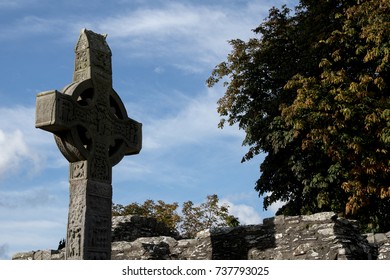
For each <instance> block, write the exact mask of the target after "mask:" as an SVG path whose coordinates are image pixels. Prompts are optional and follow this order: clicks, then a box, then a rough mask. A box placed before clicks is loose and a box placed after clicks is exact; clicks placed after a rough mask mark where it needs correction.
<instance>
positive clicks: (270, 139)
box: [207, 0, 390, 230]
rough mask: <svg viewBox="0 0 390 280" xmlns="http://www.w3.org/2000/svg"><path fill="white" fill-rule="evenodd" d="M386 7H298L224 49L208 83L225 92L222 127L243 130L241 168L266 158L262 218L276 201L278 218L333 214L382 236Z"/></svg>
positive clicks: (352, 2) (307, 1) (389, 190)
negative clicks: (225, 52)
mask: <svg viewBox="0 0 390 280" xmlns="http://www.w3.org/2000/svg"><path fill="white" fill-rule="evenodd" d="M389 5H390V4H389V1H388V0H379V1H378V0H375V1H374V0H366V1H363V0H362V1H356V0H349V1H348V0H318V1H314V0H301V1H300V4H299V5H298V6H297V7H296V9H295V13H294V14H292V13H291V10H289V9H288V8H287V7H285V6H283V7H282V8H281V9H277V8H273V9H271V10H270V13H269V16H268V18H267V19H266V20H265V21H264V22H263V23H262V24H261V25H260V26H259V27H258V28H256V29H255V30H254V32H255V34H256V35H257V38H252V39H250V40H249V41H248V42H244V41H242V40H232V41H231V42H230V43H231V45H232V47H233V50H232V52H231V54H229V56H228V58H227V61H225V62H222V63H221V64H219V65H218V66H216V68H215V69H214V71H213V72H212V75H211V77H210V78H209V79H208V81H207V82H208V85H209V86H214V85H215V84H216V83H218V82H220V81H223V82H224V85H225V86H226V92H225V95H224V96H223V97H222V98H221V99H220V100H219V102H218V112H219V113H220V115H221V116H222V117H224V119H222V120H221V122H220V127H223V126H224V124H225V123H226V122H227V123H228V124H229V125H234V124H238V126H239V128H240V129H244V130H245V132H246V137H245V139H244V142H243V144H244V145H248V146H249V150H248V152H247V153H246V154H245V156H244V157H243V161H246V160H249V159H252V158H253V157H254V156H256V155H257V154H259V153H261V152H264V153H266V158H265V160H264V162H263V163H262V164H261V166H260V170H261V173H262V174H261V176H260V178H259V180H258V181H257V183H256V190H257V191H258V192H259V195H265V198H264V208H267V207H268V206H269V205H271V204H272V203H274V202H276V201H278V200H282V201H286V202H287V204H286V205H285V206H284V207H283V208H282V209H280V211H279V212H280V213H284V214H293V215H294V214H309V213H313V212H318V211H326V210H333V211H336V212H340V213H342V214H346V215H349V216H353V217H359V218H361V221H363V222H364V223H365V224H366V225H368V226H370V227H382V228H383V229H387V230H388V229H390V228H389V226H390V224H387V225H385V224H378V217H379V216H381V215H383V213H385V212H386V211H387V213H389V211H388V210H389V197H390V187H389V183H388V181H389V156H388V149H389V141H390V140H389V135H390V133H389V132H390V130H389V116H390V114H389V113H390V111H389V88H388V84H387V83H388V81H389V61H388V59H389V30H390V28H389V14H390V13H389ZM387 220H389V219H387ZM370 224H371V225H370Z"/></svg>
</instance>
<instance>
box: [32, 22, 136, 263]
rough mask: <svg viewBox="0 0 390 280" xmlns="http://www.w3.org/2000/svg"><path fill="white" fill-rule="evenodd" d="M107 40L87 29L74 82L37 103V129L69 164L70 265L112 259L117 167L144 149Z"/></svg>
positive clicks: (41, 95)
mask: <svg viewBox="0 0 390 280" xmlns="http://www.w3.org/2000/svg"><path fill="white" fill-rule="evenodd" d="M105 38H106V36H104V35H100V34H96V33H94V32H92V31H89V30H86V29H83V30H82V31H81V35H80V38H79V41H78V42H77V45H76V48H75V53H76V59H75V70H74V73H73V82H72V83H71V84H70V85H68V86H66V87H65V88H64V89H63V90H62V93H61V92H58V91H56V90H52V91H46V92H42V93H39V94H38V95H37V100H36V121H35V126H36V127H37V128H41V129H44V130H46V131H49V132H52V133H53V134H54V138H55V141H56V143H57V146H58V148H59V149H60V151H61V152H62V154H63V155H64V156H65V158H66V159H67V160H68V161H69V182H70V201H69V214H68V226H67V237H66V259H110V258H111V215H112V214H111V207H112V186H111V181H112V180H111V176H112V166H114V165H115V164H117V163H118V162H119V161H120V160H121V159H122V158H123V157H124V156H125V155H132V154H138V153H139V152H140V150H141V145H142V144H141V143H142V131H141V128H142V125H141V124H140V123H138V122H136V121H134V120H132V119H130V118H129V117H128V116H127V112H126V109H125V107H124V105H123V103H122V101H121V100H120V98H119V96H118V94H117V93H116V92H115V91H114V89H113V88H112V70H111V50H110V48H109V47H108V44H107V42H106V40H105Z"/></svg>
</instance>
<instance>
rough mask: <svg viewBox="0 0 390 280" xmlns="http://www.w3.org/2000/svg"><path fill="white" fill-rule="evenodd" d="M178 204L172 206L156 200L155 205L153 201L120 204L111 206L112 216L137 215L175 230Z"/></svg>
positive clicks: (178, 219) (178, 218) (178, 217)
mask: <svg viewBox="0 0 390 280" xmlns="http://www.w3.org/2000/svg"><path fill="white" fill-rule="evenodd" d="M178 206H179V204H178V203H177V202H174V203H172V204H169V203H165V202H164V201H162V200H158V201H157V203H155V202H154V201H153V200H151V199H148V200H145V202H144V203H143V204H138V203H135V202H134V203H130V204H128V205H126V206H123V205H121V204H113V206H112V215H113V216H123V215H139V216H143V217H153V218H155V219H156V220H157V221H159V222H162V223H164V224H165V225H166V226H167V227H168V228H170V229H172V230H173V229H176V227H177V225H178V223H179V221H180V216H179V215H178V213H177V211H176V210H177V207H178Z"/></svg>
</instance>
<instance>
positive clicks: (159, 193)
mask: <svg viewBox="0 0 390 280" xmlns="http://www.w3.org/2000/svg"><path fill="white" fill-rule="evenodd" d="M296 2H297V1H276V0H275V1H264V0H257V1H250V0H237V1H234V0H230V1H229V0H207V1H195V0H193V1H191V0H184V1H163V0H152V1H151V0H114V1H100V0H95V1H91V0H86V1H80V0H66V1H62V0H61V1H49V0H0V28H1V32H0V53H1V56H2V59H1V60H2V63H1V67H0V77H1V83H0V100H1V101H0V102H1V103H0V259H9V258H10V257H11V256H12V255H13V254H14V253H16V252H20V251H29V250H38V249H55V248H56V247H57V245H58V242H59V241H60V239H62V238H64V237H65V234H66V222H67V211H68V195H69V194H68V163H67V161H66V160H65V158H63V156H62V155H61V153H60V151H59V150H58V148H57V146H56V145H55V142H54V139H53V136H52V135H51V134H50V133H48V132H45V131H43V130H39V129H36V128H35V126H34V124H35V97H36V95H37V94H38V93H39V92H42V91H46V90H52V89H57V90H61V89H62V88H63V87H64V86H65V85H67V84H69V83H70V82H71V79H72V73H73V66H74V51H73V50H74V46H75V44H76V42H77V40H78V37H79V34H80V30H81V29H82V28H87V29H91V30H93V31H95V32H98V33H107V34H108V38H107V41H108V44H109V45H110V48H111V50H112V52H113V57H112V62H113V87H114V89H115V90H116V92H117V93H118V94H119V96H120V97H121V98H122V101H123V103H124V104H125V106H126V109H127V112H128V115H129V117H131V118H134V119H136V120H137V121H139V122H142V123H143V149H142V151H141V153H140V154H139V155H137V156H130V157H125V158H124V159H123V160H122V161H121V162H120V163H119V164H118V165H116V166H115V167H114V169H113V192H114V194H113V202H115V203H121V204H128V203H131V202H139V203H142V202H143V201H145V200H146V199H153V200H160V199H161V200H163V201H165V202H168V203H172V202H178V203H179V204H181V203H183V202H184V201H188V200H191V201H193V202H194V203H201V202H203V201H204V199H205V198H206V196H207V195H208V194H217V195H218V196H219V197H220V199H221V200H222V202H223V203H226V204H228V205H230V211H231V213H232V214H234V215H236V216H238V217H239V218H240V221H241V222H242V223H243V224H253V223H259V222H261V221H262V219H263V218H265V217H269V216H272V215H273V214H274V212H275V209H277V208H278V205H275V207H271V208H270V209H269V211H267V212H264V211H263V210H262V200H261V199H260V198H258V196H257V193H256V192H255V190H254V186H255V182H256V180H257V179H258V177H259V176H260V173H259V164H260V163H261V161H262V159H263V156H258V157H257V158H255V159H254V160H252V161H250V162H247V163H243V164H242V163H240V161H241V158H242V156H243V155H244V153H245V152H246V150H247V147H242V146H241V143H242V140H243V137H244V133H243V132H242V131H240V130H238V128H237V127H226V128H225V129H223V130H220V129H218V128H217V124H218V122H219V116H218V114H217V112H216V107H217V104H216V102H217V100H218V99H219V98H220V97H221V96H222V95H223V93H224V89H223V88H222V87H219V86H217V87H214V88H212V89H209V88H207V86H206V84H205V80H206V79H207V78H208V77H209V75H210V73H211V71H212V69H213V68H214V66H215V65H217V64H218V63H219V62H221V61H223V60H225V58H226V56H227V55H228V53H229V52H230V46H229V44H228V42H227V41H228V40H230V39H235V38H240V39H243V40H247V39H248V38H250V37H253V36H254V34H253V33H252V31H251V30H252V29H253V28H255V27H257V26H258V25H259V24H260V22H261V21H262V20H263V19H264V18H265V17H266V16H267V13H268V10H269V8H271V7H272V6H277V7H280V6H281V5H282V4H287V5H288V6H289V7H293V6H294V4H296Z"/></svg>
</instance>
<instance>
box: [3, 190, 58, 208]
mask: <svg viewBox="0 0 390 280" xmlns="http://www.w3.org/2000/svg"><path fill="white" fill-rule="evenodd" d="M54 200H55V196H54V195H53V194H51V193H50V191H49V190H48V189H45V188H34V189H28V190H25V191H0V207H5V208H12V209H14V208H16V207H23V208H26V207H28V208H31V207H37V206H43V205H47V204H48V203H50V202H53V201H54Z"/></svg>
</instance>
